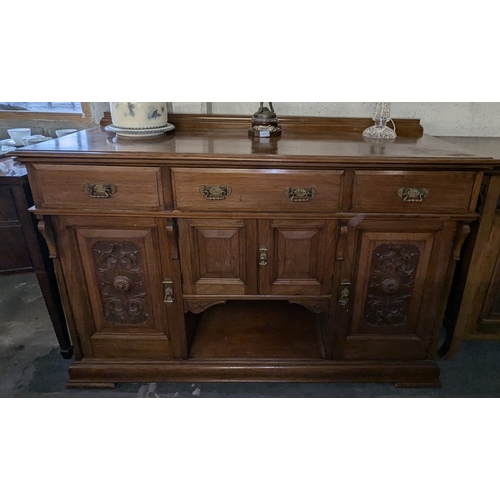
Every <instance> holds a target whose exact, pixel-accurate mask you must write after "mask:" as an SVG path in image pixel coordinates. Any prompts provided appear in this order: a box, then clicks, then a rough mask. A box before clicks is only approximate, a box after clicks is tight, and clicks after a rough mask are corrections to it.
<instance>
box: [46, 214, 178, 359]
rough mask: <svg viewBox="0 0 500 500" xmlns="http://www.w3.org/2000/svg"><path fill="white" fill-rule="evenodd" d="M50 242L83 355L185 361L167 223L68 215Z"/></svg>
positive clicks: (59, 222)
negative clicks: (55, 245)
mask: <svg viewBox="0 0 500 500" xmlns="http://www.w3.org/2000/svg"><path fill="white" fill-rule="evenodd" d="M56 237H57V240H58V249H59V252H60V257H61V264H62V267H63V270H64V279H65V286H66V288H67V290H68V295H69V297H70V304H71V308H72V314H73V316H74V319H75V328H76V329H77V330H78V331H77V335H78V337H79V339H80V342H81V344H82V346H81V348H82V352H83V357H103V358H107V357H117V358H134V359H141V358H142V359H168V358H171V357H183V356H185V352H186V348H185V340H184V338H183V328H184V327H183V322H182V300H180V289H178V295H179V300H178V301H177V303H176V302H175V290H176V286H177V287H180V276H176V271H175V266H174V265H173V264H172V261H171V259H170V258H171V257H172V255H173V254H175V250H173V249H172V248H171V247H170V243H169V239H168V237H167V231H166V221H165V220H162V219H158V220H155V219H118V218H113V219H112V220H109V219H105V218H102V219H99V218H90V217H86V218H83V217H80V218H78V217H66V218H64V219H62V220H59V221H58V223H57V233H56ZM160 249H163V251H161V250H160ZM164 282H165V283H164ZM82 283H83V284H84V286H82ZM179 314H180V316H179Z"/></svg>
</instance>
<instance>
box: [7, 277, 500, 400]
mask: <svg viewBox="0 0 500 500" xmlns="http://www.w3.org/2000/svg"><path fill="white" fill-rule="evenodd" d="M70 364H71V360H65V359H63V358H62V357H61V355H60V354H59V348H58V344H57V340H56V337H55V334H54V331H53V329H52V325H51V323H50V320H49V317H48V313H47V310H46V308H45V303H44V302H43V298H42V295H41V292H40V289H39V287H38V283H37V281H36V277H35V275H34V274H24V275H16V276H0V397H2V398H33V397H34V398H42V397H44V398H47V397H48V398H60V397H64V398H83V397H92V398H95V397H97V398H103V397H104V398H110V397H115V398H130V397H131V398H136V397H143V398H144V397H151V398H176V397H178V398H196V397H207V398H352V397H354V398H406V397H412V398H415V397H417V398H418V397H420V398H424V397H425V398H436V397H437V398H439V397H498V396H500V343H498V342H479V341H478V342H468V343H466V344H465V345H464V347H463V348H462V350H461V351H460V353H459V354H458V355H457V356H456V357H455V359H453V360H451V361H446V362H440V366H441V369H442V372H441V381H442V384H443V386H442V387H441V388H440V389H396V388H395V387H393V386H392V385H389V384H295V383H291V384H283V383H279V384H278V383H201V384H199V383H182V384H181V383H158V384H117V386H116V388H115V389H114V390H76V389H72V390H68V389H66V388H65V384H66V381H67V378H68V375H67V370H68V367H69V365H70Z"/></svg>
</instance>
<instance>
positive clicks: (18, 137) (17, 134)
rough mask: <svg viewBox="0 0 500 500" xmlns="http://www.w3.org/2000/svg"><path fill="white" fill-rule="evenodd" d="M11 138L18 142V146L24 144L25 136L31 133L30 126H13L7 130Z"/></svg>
mask: <svg viewBox="0 0 500 500" xmlns="http://www.w3.org/2000/svg"><path fill="white" fill-rule="evenodd" d="M7 133H8V134H9V135H10V138H11V139H12V140H13V141H14V142H15V143H16V146H22V145H23V138H24V137H29V136H30V135H31V129H30V128H11V129H9V130H7Z"/></svg>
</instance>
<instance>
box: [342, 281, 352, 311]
mask: <svg viewBox="0 0 500 500" xmlns="http://www.w3.org/2000/svg"><path fill="white" fill-rule="evenodd" d="M340 286H341V288H340V299H339V304H340V305H341V306H346V305H347V304H348V302H349V296H350V294H351V282H350V281H346V280H344V281H342V283H341V284H340Z"/></svg>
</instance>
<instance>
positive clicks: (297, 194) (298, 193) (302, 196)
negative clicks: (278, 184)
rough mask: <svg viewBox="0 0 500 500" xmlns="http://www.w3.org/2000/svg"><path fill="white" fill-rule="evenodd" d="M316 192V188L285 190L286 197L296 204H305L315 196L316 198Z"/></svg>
mask: <svg viewBox="0 0 500 500" xmlns="http://www.w3.org/2000/svg"><path fill="white" fill-rule="evenodd" d="M316 192H317V191H316V189H314V188H299V187H294V188H291V187H290V188H286V189H285V196H287V197H288V198H290V199H291V200H292V201H295V202H305V201H309V200H310V199H311V198H314V196H316Z"/></svg>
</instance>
